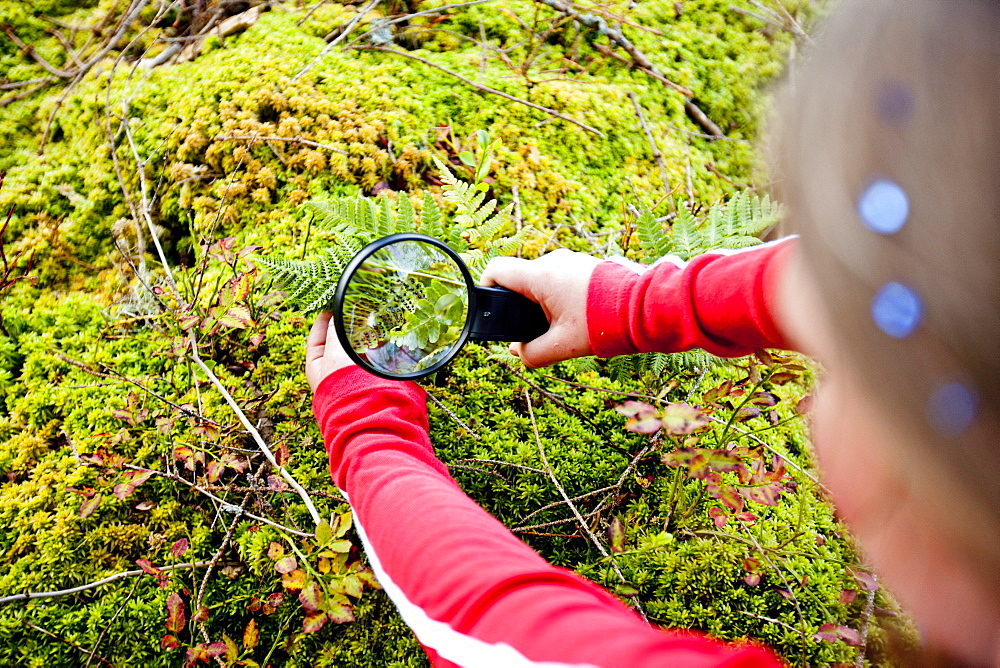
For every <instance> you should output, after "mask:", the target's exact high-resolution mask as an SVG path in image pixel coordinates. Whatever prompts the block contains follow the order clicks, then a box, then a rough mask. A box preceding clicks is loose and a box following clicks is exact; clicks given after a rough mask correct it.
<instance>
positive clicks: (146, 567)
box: [135, 559, 163, 578]
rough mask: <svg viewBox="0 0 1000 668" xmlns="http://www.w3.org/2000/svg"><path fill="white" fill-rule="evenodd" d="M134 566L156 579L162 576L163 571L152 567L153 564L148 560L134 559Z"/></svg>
mask: <svg viewBox="0 0 1000 668" xmlns="http://www.w3.org/2000/svg"><path fill="white" fill-rule="evenodd" d="M135 565H136V566H138V567H139V568H141V569H142V570H143V571H145V572H146V573H147V574H149V575H152V576H153V577H156V578H158V577H160V575H162V573H163V571H161V570H160V569H159V568H157V567H156V566H154V565H153V562H151V561H150V560H149V559H136V560H135Z"/></svg>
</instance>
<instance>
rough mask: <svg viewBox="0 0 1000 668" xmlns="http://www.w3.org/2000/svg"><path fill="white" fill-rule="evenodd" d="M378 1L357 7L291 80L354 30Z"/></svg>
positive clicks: (308, 68)
mask: <svg viewBox="0 0 1000 668" xmlns="http://www.w3.org/2000/svg"><path fill="white" fill-rule="evenodd" d="M379 2H381V0H370V2H369V3H368V4H367V5H365V6H364V7H362V8H361V9H359V10H358V13H357V14H355V15H354V16H353V17H352V18H351V20H350V21H348V22H347V25H345V26H344V29H343V30H342V31H341V33H340V34H339V35H337V37H336V38H335V39H334V40H333V41H331V42H330V43H329V44H327V45H326V46H324V47H323V49H322V50H321V51H320V52H319V53H317V54H316V57H315V58H313V59H312V60H310V61H309V63H308V64H307V65H306V66H305V67H303V68H302V69H301V70H299V71H298V73H297V74H296V75H295V76H293V77H292V81H298V80H299V79H300V78H301V77H302V75H303V74H305V73H306V72H308V71H309V70H311V69H312V68H313V66H314V65H315V64H316V63H318V62H319V61H320V59H321V58H322V57H323V56H325V55H326V54H328V53H329V52H330V49H332V48H333V47H335V46H337V44H339V43H340V42H341V41H343V40H344V39H345V38H346V37H347V36H348V35H350V34H351V33H352V32H353V31H354V29H355V28H356V27H357V25H358V23H360V22H361V19H363V18H364V17H365V15H366V14H368V12H370V11H371V10H373V9H375V7H376V5H378V3H379Z"/></svg>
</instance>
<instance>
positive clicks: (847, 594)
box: [840, 589, 858, 605]
mask: <svg viewBox="0 0 1000 668" xmlns="http://www.w3.org/2000/svg"><path fill="white" fill-rule="evenodd" d="M857 597H858V592H857V590H855V589H843V590H841V592H840V604H841V605H850V604H851V603H853V602H854V599H855V598H857Z"/></svg>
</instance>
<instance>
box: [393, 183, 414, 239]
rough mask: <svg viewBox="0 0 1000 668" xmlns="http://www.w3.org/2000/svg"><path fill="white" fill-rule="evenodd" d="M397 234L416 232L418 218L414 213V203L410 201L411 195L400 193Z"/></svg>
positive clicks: (397, 210) (397, 209) (397, 207)
mask: <svg viewBox="0 0 1000 668" xmlns="http://www.w3.org/2000/svg"><path fill="white" fill-rule="evenodd" d="M395 231H396V232H416V231H417V216H416V214H415V213H414V211H413V202H411V201H410V195H409V193H405V192H402V193H399V202H398V203H397V204H396V228H395Z"/></svg>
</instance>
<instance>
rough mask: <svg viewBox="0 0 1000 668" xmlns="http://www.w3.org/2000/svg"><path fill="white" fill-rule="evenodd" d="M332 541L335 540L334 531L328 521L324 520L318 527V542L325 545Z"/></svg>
mask: <svg viewBox="0 0 1000 668" xmlns="http://www.w3.org/2000/svg"><path fill="white" fill-rule="evenodd" d="M331 540H333V529H331V528H330V525H329V524H328V523H327V522H326V520H323V521H322V522H320V523H319V524H317V525H316V542H317V543H318V544H319V545H325V544H326V543H328V542H330V541H331Z"/></svg>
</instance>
